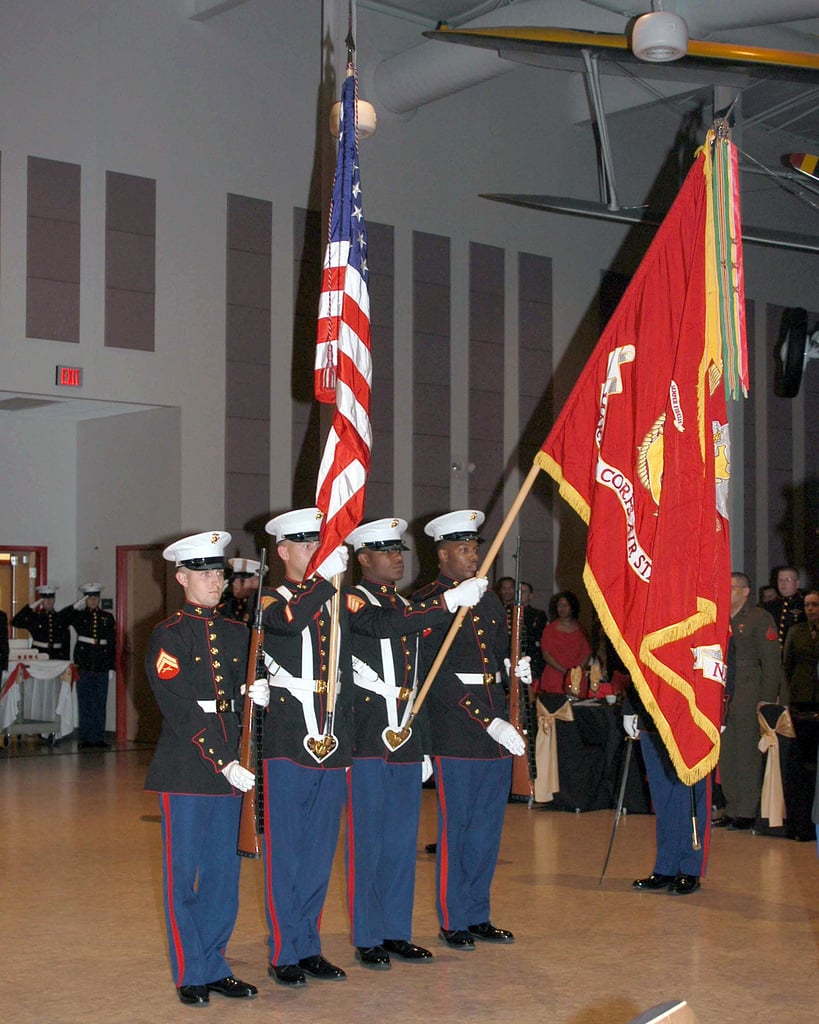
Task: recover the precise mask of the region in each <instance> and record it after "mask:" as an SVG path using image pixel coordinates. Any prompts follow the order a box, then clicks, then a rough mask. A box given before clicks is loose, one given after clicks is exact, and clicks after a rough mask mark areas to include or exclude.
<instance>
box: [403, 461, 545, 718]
mask: <svg viewBox="0 0 819 1024" xmlns="http://www.w3.org/2000/svg"><path fill="white" fill-rule="evenodd" d="M539 472H540V466H539V465H538V464H537V463H536V462H535V463H533V464H532V468H531V469H530V470H529V473H528V475H527V477H526V479H525V480H524V481H523V485H522V487H521V489H520V490H519V491H518V493H517V497H516V498H515V500H514V501H513V502H512V505H511V508H510V509H509V511H508V512H507V513H506V518H505V519H504V521H503V522H502V523H501V528H500V529H499V530H498V533H497V535H496V537H495V539H494V540H493V541H492V543H491V544H490V545H489V549H488V551H487V552H486V555H485V556H484V560H483V562H482V563H481V567H480V569H478V571H477V573H476V574H475V575H476V576H486V574H487V573H488V572H489V569H490V567H491V565H492V563H493V562H494V561H495V559H496V558H497V555H498V552H499V551H500V549H501V546H502V544H503V542H504V541H505V540H506V535H507V534H508V533H509V531H510V530H511V529H512V526H513V524H514V522H515V520H516V519H517V517H518V513H519V512H520V509H521V506H522V505H523V503H524V501H525V500H526V498H527V497H528V496H529V491H531V489H532V487H533V486H534V483H535V480H536V478H537V475H538V473H539ZM466 613H467V609H466V608H459V609H458V611H457V613H456V615H455V618H454V619H453V620H452V622H451V624H450V627H449V631H448V632H447V634H446V636H445V637H444V641H443V643H442V644H441V647H440V649H439V651H438V653H437V654H436V655H435V661H433V663H432V665H431V666H430V670H429V672H428V673H427V677H426V679H425V680H424V685H423V686H422V687H421V689H420V690H419V691H418V696H417V697H416V698H415V704H414V705H413V708H412V713H411V714H410V716H409V719H408V720H407V724H406V725H405V726H404V729H402V730H401V733H403V732H404V731H405V730H409V728H410V726H411V725H412V723H413V720H414V719H415V717H416V715H417V714H418V712H419V711H420V710H421V705H422V704H423V703H424V701H425V700H426V696H427V693H429V688H430V686H432V684H433V682H434V681H435V677H436V676H437V675H438V672H439V671H440V669H441V665H442V664H443V662H444V658H445V657H446V656H447V654H448V653H449V648H450V647H451V646H452V642H453V641H454V639H455V634H456V633H457V632H458V630H459V629H460V627H461V623H462V622H463V621H464V616H465V615H466ZM407 735H409V733H407Z"/></svg>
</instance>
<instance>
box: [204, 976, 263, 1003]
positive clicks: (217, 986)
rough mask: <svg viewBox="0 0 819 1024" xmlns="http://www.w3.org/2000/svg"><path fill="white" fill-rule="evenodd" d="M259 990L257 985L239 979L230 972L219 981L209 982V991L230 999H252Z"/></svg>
mask: <svg viewBox="0 0 819 1024" xmlns="http://www.w3.org/2000/svg"><path fill="white" fill-rule="evenodd" d="M258 991H259V990H258V989H257V988H256V986H255V985H248V983H247V982H246V981H239V979H238V978H234V977H233V975H232V974H229V975H228V976H227V978H220V979H219V981H209V982H208V992H218V993H219V995H220V996H227V997H228V998H229V999H250V997H251V996H255V995H256V993H257V992H258Z"/></svg>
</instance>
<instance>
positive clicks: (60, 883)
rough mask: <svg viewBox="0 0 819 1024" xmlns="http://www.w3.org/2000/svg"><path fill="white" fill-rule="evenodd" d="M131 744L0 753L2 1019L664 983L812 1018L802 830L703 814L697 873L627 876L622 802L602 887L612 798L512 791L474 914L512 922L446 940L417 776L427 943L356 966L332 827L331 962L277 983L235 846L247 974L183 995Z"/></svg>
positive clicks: (648, 856)
mask: <svg viewBox="0 0 819 1024" xmlns="http://www.w3.org/2000/svg"><path fill="white" fill-rule="evenodd" d="M34 755H37V756H34ZM149 759H150V750H147V749H140V748H137V747H135V746H133V745H129V746H128V747H127V748H122V749H119V750H113V751H110V752H97V751H93V752H83V753H77V752H76V747H75V744H74V743H72V742H70V741H69V742H65V741H64V742H63V743H61V744H59V745H58V746H57V747H56V748H54V749H53V750H48V749H47V748H40V747H38V746H37V744H36V743H35V742H34V741H33V740H31V739H25V740H23V741H21V742H19V743H18V742H17V741H15V742H14V743H13V744H12V745H11V747H9V748H8V749H7V750H6V751H4V752H2V753H0V815H1V818H0V820H2V846H1V847H0V856H2V879H3V884H2V920H3V933H2V946H3V961H4V962H3V970H2V977H3V982H2V991H3V997H2V1000H1V1001H0V1007H2V1012H3V1016H4V1019H5V1020H7V1021H14V1022H16V1024H28V1022H34V1021H36V1022H38V1024H40V1022H43V1021H45V1022H55V1024H75V1022H77V1024H79V1022H88V1024H94V1022H100V1024H103V1022H105V1024H142V1022H145V1024H157V1022H160V1021H161V1022H177V1021H186V1020H190V1018H191V1017H192V1016H193V1017H196V1018H197V1019H202V1018H205V1017H207V1016H208V1015H210V1016H211V1017H212V1018H214V1019H219V1020H227V1021H230V1022H234V1021H241V1022H245V1021H247V1022H250V1021H266V1022H268V1024H271V1022H275V1024H291V1022H292V1024H303V1022H304V1021H305V1020H310V1021H322V1022H352V1021H361V1022H363V1024H375V1022H381V1024H385V1022H403V1024H422V1022H423V1024H431V1022H440V1024H450V1022H451V1024H455V1022H458V1024H462V1022H465V1021H466V1022H482V1021H493V1022H495V1021H497V1022H508V1024H524V1022H541V1021H543V1022H549V1024H626V1022H628V1021H629V1020H631V1018H632V1017H634V1016H636V1015H637V1014H638V1013H640V1012H642V1011H643V1010H645V1009H647V1008H648V1007H651V1006H654V1005H656V1004H658V1003H661V1002H664V1001H666V1000H669V999H680V998H681V999H686V1000H687V1001H688V1003H689V1005H690V1006H691V1007H692V1009H693V1011H694V1013H695V1015H696V1019H697V1022H698V1024H708V1022H720V1024H740V1022H742V1024H752V1022H754V1024H755V1022H763V1021H764V1022H766V1024H767V1022H770V1021H772V1020H779V1021H787V1022H805V1024H807V1022H813V1021H816V1020H817V1019H819V1010H817V1006H819V970H817V966H819V965H818V963H817V961H818V960H819V957H818V956H817V950H818V948H819V860H817V851H816V846H815V845H814V844H812V843H795V842H793V841H789V840H783V839H770V838H765V837H761V836H753V835H751V834H749V833H743V832H725V831H719V832H717V833H716V834H715V835H714V836H713V845H712V857H711V869H710V872H709V876H708V878H707V879H706V881H705V884H704V885H703V888H702V890H701V891H700V892H698V893H696V894H694V895H693V896H686V897H674V896H670V895H668V894H666V893H661V894H653V893H638V892H635V891H633V890H632V889H631V881H632V879H633V878H635V877H636V876H637V875H640V874H643V873H648V872H649V871H650V870H651V867H652V861H653V825H654V822H653V819H652V818H651V817H648V816H642V815H639V816H638V815H630V816H628V817H626V818H625V819H623V820H622V821H621V824H620V827H619V829H618V835H617V840H616V843H615V847H614V852H613V855H612V859H611V862H610V865H609V869H608V873H607V876H606V881H605V885H603V886H602V887H601V886H600V885H599V876H600V870H601V867H602V862H603V859H604V856H605V852H606V847H607V844H608V837H609V833H610V828H611V824H612V820H613V811H597V812H594V813H589V814H582V815H580V814H565V813H555V812H545V813H544V812H542V811H536V810H535V811H530V810H529V809H528V808H527V807H526V806H525V805H523V804H511V805H510V806H509V808H508V812H507V817H506V826H505V832H504V840H503V848H502V851H501V859H500V863H499V864H498V869H497V874H496V878H495V886H494V891H493V911H492V916H493V919H494V920H495V923H497V924H500V925H502V926H504V927H507V928H511V929H512V930H514V932H515V934H516V936H517V941H516V943H515V945H513V946H503V947H492V946H487V945H483V946H479V948H477V949H476V950H475V952H473V953H457V952H455V951H453V950H450V949H448V948H447V947H445V946H443V945H441V944H440V943H439V941H438V939H437V938H436V935H437V922H436V917H435V910H434V896H433V875H434V865H433V858H432V857H431V856H429V855H428V854H426V853H425V852H424V844H425V843H427V842H430V841H432V840H433V839H434V835H435V806H434V800H435V794H434V792H432V791H429V790H427V791H425V792H424V807H423V819H422V825H421V831H420V834H419V840H418V848H419V853H418V885H417V894H416V906H415V934H414V936H413V937H414V939H415V940H416V941H417V942H419V943H421V944H423V945H426V946H429V947H430V948H431V949H432V950H433V951H434V953H435V962H434V963H432V964H427V965H408V964H404V963H396V964H395V965H394V967H393V968H392V970H390V971H387V972H372V971H367V970H365V969H363V968H362V967H361V966H360V965H359V964H358V963H357V962H356V961H355V960H354V958H353V949H352V947H351V946H350V943H349V937H348V930H347V918H346V912H345V906H344V886H343V877H342V872H343V863H344V858H343V849H342V847H341V846H339V854H338V857H337V859H336V865H335V872H334V876H333V881H332V885H331V888H330V893H329V897H328V901H327V907H326V910H325V914H324V920H323V926H322V935H323V945H324V952H325V954H326V955H327V956H328V957H329V958H330V959H331V960H333V961H334V962H336V963H338V964H340V965H342V966H343V967H344V968H345V969H346V970H347V972H348V979H347V981H346V982H333V983H327V982H325V983H321V982H315V981H311V982H310V983H309V984H308V986H307V987H306V988H305V989H300V990H297V991H290V990H287V989H283V988H281V987H280V986H277V985H275V984H273V982H272V981H270V980H269V979H268V977H267V973H266V960H265V944H264V938H265V923H264V908H263V904H262V890H261V865H260V864H259V863H258V862H255V861H248V862H246V863H245V864H244V865H243V869H242V893H241V895H242V902H241V909H240V914H239V920H238V923H237V926H236V930H235V933H234V936H233V940H232V942H231V944H230V946H229V949H228V956H229V959H230V960H231V963H232V965H233V967H234V970H235V973H236V975H237V976H238V977H240V978H243V979H245V980H247V981H251V982H253V983H255V984H256V985H258V987H259V995H258V996H257V997H256V998H255V999H253V1000H248V1001H236V1002H233V1001H228V1000H225V999H222V998H221V997H219V996H216V995H214V996H213V997H212V999H211V1004H210V1006H209V1007H206V1008H201V1009H192V1008H189V1007H184V1006H182V1005H181V1004H180V1003H179V1002H178V1001H177V999H176V995H175V990H174V987H173V983H172V981H171V978H170V972H169V968H168V961H167V955H166V949H165V931H164V926H163V916H162V904H161V876H160V870H161V869H160V833H159V817H158V807H157V802H156V797H155V796H154V795H152V794H149V793H145V792H144V791H143V790H142V780H143V778H144V774H145V769H146V766H147V763H148V761H149Z"/></svg>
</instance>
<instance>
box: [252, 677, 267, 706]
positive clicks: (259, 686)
mask: <svg viewBox="0 0 819 1024" xmlns="http://www.w3.org/2000/svg"><path fill="white" fill-rule="evenodd" d="M250 699H251V700H252V701H253V703H254V704H255V705H256V707H257V708H266V707H267V705H268V704H269V703H270V684H269V683H268V681H267V680H266V679H256V680H254V682H252V683H251V684H250Z"/></svg>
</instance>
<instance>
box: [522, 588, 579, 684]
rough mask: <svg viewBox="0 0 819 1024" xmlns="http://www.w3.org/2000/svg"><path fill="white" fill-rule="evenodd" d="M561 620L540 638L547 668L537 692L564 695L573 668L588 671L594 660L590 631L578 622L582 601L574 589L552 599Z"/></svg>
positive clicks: (562, 592) (556, 621)
mask: <svg viewBox="0 0 819 1024" xmlns="http://www.w3.org/2000/svg"><path fill="white" fill-rule="evenodd" d="M552 602H553V605H554V608H555V611H556V612H557V618H555V619H553V621H552V622H550V623H548V624H547V626H546V628H545V629H544V630H543V633H542V635H541V637H540V648H541V650H542V651H543V659H544V661H545V662H546V668H545V669H544V670H543V675H542V676H541V677H540V681H539V682H536V683H535V686H536V690H535V692H536V693H563V692H564V677H565V675H566V673H567V672H568V671H569V669H570V668H575V667H576V666H579V667H580V668H583V669H585V668H586V667H587V665H588V664H589V659H590V658H591V645H590V644H589V638H588V637H587V636H586V631H585V630H584V629H583V627H582V626H581V625H580V623H579V621H578V615H579V613H580V602H579V601H578V600H577V597H576V596H575V595H574V594H573V593H572V592H571V591H570V590H563V591H561V592H560V593H559V594H556V595H555V597H554V598H553V599H552Z"/></svg>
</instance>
